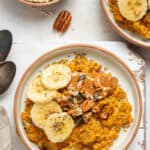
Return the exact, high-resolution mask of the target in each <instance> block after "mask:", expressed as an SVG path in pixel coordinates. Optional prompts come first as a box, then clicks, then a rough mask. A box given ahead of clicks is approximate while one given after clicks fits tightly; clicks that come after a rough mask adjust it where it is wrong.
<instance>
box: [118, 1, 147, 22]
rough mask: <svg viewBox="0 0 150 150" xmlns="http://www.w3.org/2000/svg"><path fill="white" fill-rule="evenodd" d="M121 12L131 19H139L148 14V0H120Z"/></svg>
mask: <svg viewBox="0 0 150 150" xmlns="http://www.w3.org/2000/svg"><path fill="white" fill-rule="evenodd" d="M118 7H119V10H120V13H121V14H122V16H123V17H125V18H126V19H127V20H129V21H138V20H140V19H141V18H143V16H144V15H145V14H146V11H147V8H148V2H147V0H118Z"/></svg>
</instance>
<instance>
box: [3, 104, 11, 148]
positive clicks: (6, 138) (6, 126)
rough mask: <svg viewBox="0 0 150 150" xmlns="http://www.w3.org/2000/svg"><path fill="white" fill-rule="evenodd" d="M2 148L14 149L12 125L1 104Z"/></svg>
mask: <svg viewBox="0 0 150 150" xmlns="http://www.w3.org/2000/svg"><path fill="white" fill-rule="evenodd" d="M0 150H12V137H11V127H10V123H9V119H8V115H7V112H6V110H5V109H4V108H3V107H2V106H0Z"/></svg>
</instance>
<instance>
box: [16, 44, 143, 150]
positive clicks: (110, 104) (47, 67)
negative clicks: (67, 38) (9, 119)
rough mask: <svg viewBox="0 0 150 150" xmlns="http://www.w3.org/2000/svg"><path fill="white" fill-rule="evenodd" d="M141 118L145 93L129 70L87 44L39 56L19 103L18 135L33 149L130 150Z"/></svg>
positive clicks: (25, 80) (18, 96)
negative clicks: (142, 92) (142, 97)
mask: <svg viewBox="0 0 150 150" xmlns="http://www.w3.org/2000/svg"><path fill="white" fill-rule="evenodd" d="M141 116H142V99H141V93H140V90H139V86H138V83H137V81H136V79H135V76H134V74H133V73H132V71H131V70H130V69H129V67H128V66H127V65H126V64H125V63H124V62H123V61H122V60H120V58H118V57H117V56H115V55H114V54H112V53H110V52H109V51H107V50H105V49H103V48H100V47H96V46H92V45H85V44H74V45H67V46H63V47H59V48H57V49H54V50H51V51H49V52H47V53H46V54H44V55H42V56H41V57H39V58H38V59H37V60H36V61H34V62H33V63H32V64H31V65H30V67H29V68H28V69H27V70H26V71H25V73H24V74H23V76H22V78H21V80H20V83H19V85H18V87H17V89H16V94H15V99H14V120H15V124H16V130H17V133H18V135H19V136H20V138H21V140H22V141H23V143H24V144H25V146H26V147H27V149H29V150H32V149H35V150H51V149H52V150H72V149H73V150H80V149H82V150H84V149H86V150H100V149H101V150H108V149H110V150H116V149H128V148H129V146H130V144H131V143H132V141H133V139H134V138H135V136H136V134H137V132H138V128H139V125H140V121H141Z"/></svg>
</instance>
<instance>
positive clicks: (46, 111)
mask: <svg viewBox="0 0 150 150" xmlns="http://www.w3.org/2000/svg"><path fill="white" fill-rule="evenodd" d="M59 112H62V110H61V107H60V106H59V104H57V103H56V102H55V101H51V102H49V103H45V104H34V105H33V107H32V109H31V119H32V121H33V123H34V124H35V125H36V126H37V127H39V128H42V129H44V126H45V122H46V119H47V118H48V117H49V115H50V114H53V113H59Z"/></svg>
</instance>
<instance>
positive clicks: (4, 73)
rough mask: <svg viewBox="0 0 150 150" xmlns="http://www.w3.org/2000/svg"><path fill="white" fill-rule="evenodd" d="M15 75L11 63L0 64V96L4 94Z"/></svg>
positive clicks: (14, 69)
mask: <svg viewBox="0 0 150 150" xmlns="http://www.w3.org/2000/svg"><path fill="white" fill-rule="evenodd" d="M15 74H16V65H15V64H14V63H13V62H11V61H7V62H3V63H0V94H2V93H4V92H5V91H6V90H7V89H8V88H9V86H10V84H11V82H12V81H13V79H14V76H15Z"/></svg>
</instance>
